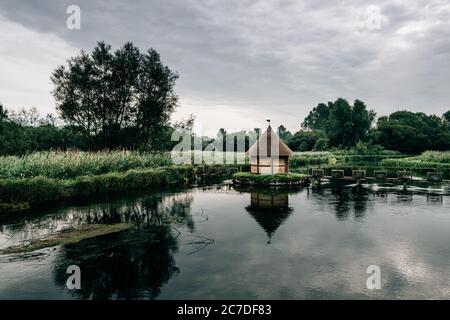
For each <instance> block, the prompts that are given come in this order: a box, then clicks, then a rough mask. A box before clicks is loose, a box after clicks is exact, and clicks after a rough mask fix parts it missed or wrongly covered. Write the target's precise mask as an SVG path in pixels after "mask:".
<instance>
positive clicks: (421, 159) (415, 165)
mask: <svg viewBox="0 0 450 320" xmlns="http://www.w3.org/2000/svg"><path fill="white" fill-rule="evenodd" d="M381 165H383V166H386V167H399V168H400V167H401V168H410V169H425V168H427V169H450V151H445V152H441V151H425V152H424V153H422V154H421V155H419V156H416V157H407V158H403V159H385V160H383V161H382V162H381Z"/></svg>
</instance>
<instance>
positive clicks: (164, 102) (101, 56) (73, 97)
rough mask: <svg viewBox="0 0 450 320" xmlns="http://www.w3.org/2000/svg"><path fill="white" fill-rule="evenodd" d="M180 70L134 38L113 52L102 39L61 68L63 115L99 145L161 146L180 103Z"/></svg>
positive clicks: (56, 80)
mask: <svg viewBox="0 0 450 320" xmlns="http://www.w3.org/2000/svg"><path fill="white" fill-rule="evenodd" d="M177 78H178V75H177V74H176V73H174V72H172V71H171V70H170V69H169V68H168V67H167V66H165V65H163V63H162V62H161V59H160V56H159V54H158V53H157V52H156V51H155V50H153V49H150V50H148V51H146V52H145V53H141V52H140V51H139V49H138V48H137V47H136V46H134V45H133V44H132V43H130V42H128V43H126V44H125V45H124V46H123V47H122V48H120V49H118V50H116V51H115V52H111V46H110V45H108V44H105V43H104V42H99V43H98V44H97V46H96V47H95V48H94V50H93V51H92V52H91V53H86V52H83V51H82V52H81V53H80V55H78V56H76V57H73V58H71V59H69V60H68V61H67V64H66V65H65V66H60V67H58V68H57V69H56V70H55V71H54V72H53V74H52V77H51V80H52V82H53V84H54V85H55V89H54V91H53V95H54V97H55V100H56V103H57V109H58V111H59V112H60V114H61V117H62V119H63V120H64V121H66V122H67V123H68V124H70V125H72V126H73V127H74V128H77V129H78V131H79V132H81V133H82V134H83V135H84V136H85V137H87V138H90V140H91V142H90V143H91V145H92V146H95V147H96V148H100V149H101V148H117V147H134V148H138V147H142V146H145V147H148V146H149V147H151V148H152V149H155V148H157V147H158V146H159V141H155V140H154V138H157V137H159V134H160V133H161V129H162V128H163V127H165V126H167V124H168V121H169V118H170V115H171V114H172V112H173V111H174V109H175V106H176V105H177V102H178V96H177V95H176V93H175V91H174V86H175V81H176V79H177Z"/></svg>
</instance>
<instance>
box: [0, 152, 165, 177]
mask: <svg viewBox="0 0 450 320" xmlns="http://www.w3.org/2000/svg"><path fill="white" fill-rule="evenodd" d="M171 164H172V161H171V157H170V154H169V153H139V152H134V151H112V152H82V151H65V152H62V151H49V152H36V153H32V154H29V155H25V156H21V157H16V156H7V157H0V178H4V179H8V178H34V177H38V176H42V177H47V178H54V179H73V178H76V177H79V176H86V175H100V174H105V173H108V172H125V171H128V170H131V169H148V168H158V167H164V166H169V165H171Z"/></svg>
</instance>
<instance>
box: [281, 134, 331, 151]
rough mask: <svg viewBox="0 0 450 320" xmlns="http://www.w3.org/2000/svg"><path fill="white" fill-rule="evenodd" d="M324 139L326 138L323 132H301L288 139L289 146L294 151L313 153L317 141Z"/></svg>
mask: <svg viewBox="0 0 450 320" xmlns="http://www.w3.org/2000/svg"><path fill="white" fill-rule="evenodd" d="M322 138H325V135H324V134H323V132H322V131H318V130H311V131H305V130H300V131H298V132H296V133H295V134H294V135H293V136H291V138H290V139H288V141H287V145H288V146H289V148H291V150H293V151H311V150H313V149H314V148H315V147H316V144H317V141H319V140H320V139H322Z"/></svg>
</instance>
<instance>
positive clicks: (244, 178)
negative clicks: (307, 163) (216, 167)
mask: <svg viewBox="0 0 450 320" xmlns="http://www.w3.org/2000/svg"><path fill="white" fill-rule="evenodd" d="M304 178H305V175H304V174H301V173H280V174H274V175H270V174H269V175H264V174H253V173H250V172H238V173H235V174H234V175H233V179H235V180H238V181H239V182H240V183H242V184H251V185H269V184H273V183H286V184H291V183H292V184H296V183H301V182H303V179H304Z"/></svg>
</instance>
